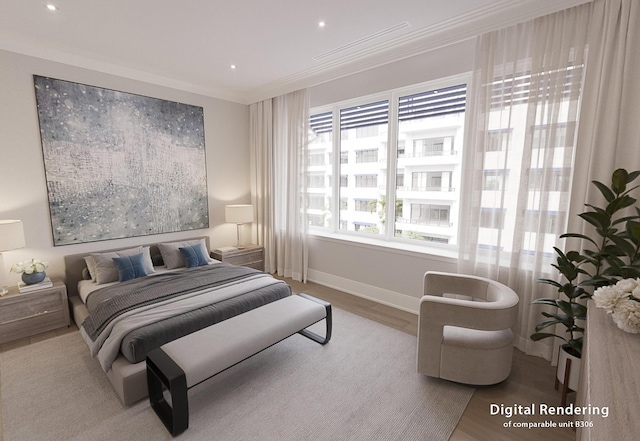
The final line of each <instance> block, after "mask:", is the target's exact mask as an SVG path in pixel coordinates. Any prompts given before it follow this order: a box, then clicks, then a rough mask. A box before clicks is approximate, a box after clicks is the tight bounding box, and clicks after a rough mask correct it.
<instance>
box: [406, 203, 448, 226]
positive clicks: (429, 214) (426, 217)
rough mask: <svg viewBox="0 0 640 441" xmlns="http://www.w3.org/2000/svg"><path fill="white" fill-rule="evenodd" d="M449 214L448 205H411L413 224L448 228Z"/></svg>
mask: <svg viewBox="0 0 640 441" xmlns="http://www.w3.org/2000/svg"><path fill="white" fill-rule="evenodd" d="M449 212H450V207H447V206H446V205H430V204H411V223H415V224H418V225H431V226H436V227H448V226H449Z"/></svg>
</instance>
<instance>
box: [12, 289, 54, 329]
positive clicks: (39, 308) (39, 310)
mask: <svg viewBox="0 0 640 441" xmlns="http://www.w3.org/2000/svg"><path fill="white" fill-rule="evenodd" d="M56 310H57V311H61V310H62V300H61V299H60V293H59V292H49V293H46V294H44V295H42V296H33V293H29V294H22V295H19V296H16V297H12V298H7V302H5V303H3V304H2V308H0V326H1V325H4V324H6V323H10V322H14V321H18V320H23V319H27V318H30V317H35V316H38V315H42V314H46V313H48V312H51V311H56Z"/></svg>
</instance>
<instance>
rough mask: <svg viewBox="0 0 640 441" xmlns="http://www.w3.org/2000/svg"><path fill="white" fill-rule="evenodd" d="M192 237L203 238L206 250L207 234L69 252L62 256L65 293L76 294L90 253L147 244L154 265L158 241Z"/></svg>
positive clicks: (160, 259) (159, 257) (157, 260)
mask: <svg viewBox="0 0 640 441" xmlns="http://www.w3.org/2000/svg"><path fill="white" fill-rule="evenodd" d="M194 239H204V240H205V242H206V244H207V250H209V249H210V247H209V236H200V237H190V238H186V239H173V240H166V241H162V242H155V243H147V244H141V245H129V246H126V247H120V248H112V249H105V250H93V251H90V252H85V253H82V254H69V255H67V256H64V264H65V277H66V284H67V294H68V296H69V297H72V296H77V295H78V282H79V281H80V280H82V279H83V276H82V272H83V270H84V269H85V268H86V267H87V264H86V263H85V261H84V258H85V257H86V256H87V255H89V254H91V253H105V252H110V251H118V250H124V249H127V248H132V247H135V246H148V247H149V249H150V251H151V260H152V261H153V262H154V265H155V264H156V262H162V256H161V255H160V250H159V249H158V245H157V244H158V243H165V242H176V241H184V240H194ZM160 264H161V263H160Z"/></svg>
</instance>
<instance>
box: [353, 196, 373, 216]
mask: <svg viewBox="0 0 640 441" xmlns="http://www.w3.org/2000/svg"><path fill="white" fill-rule="evenodd" d="M375 204H376V200H375V199H356V200H355V210H356V211H365V212H367V213H368V212H370V211H372V210H375V208H376V205H375Z"/></svg>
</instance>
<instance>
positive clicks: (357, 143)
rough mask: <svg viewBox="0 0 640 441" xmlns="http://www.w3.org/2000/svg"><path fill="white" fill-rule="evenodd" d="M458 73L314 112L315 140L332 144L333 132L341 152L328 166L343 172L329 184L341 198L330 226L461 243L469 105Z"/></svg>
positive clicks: (395, 237)
mask: <svg viewBox="0 0 640 441" xmlns="http://www.w3.org/2000/svg"><path fill="white" fill-rule="evenodd" d="M460 78H461V77H458V78H455V79H451V80H447V82H444V81H441V82H438V83H432V84H436V87H433V86H431V87H427V86H419V87H414V88H412V89H404V90H403V91H392V92H389V93H387V94H381V95H377V96H375V97H373V98H370V99H362V100H358V101H352V102H349V103H347V104H345V105H341V104H337V105H334V106H331V110H330V111H328V109H325V111H321V112H314V111H313V110H312V113H313V114H314V116H312V117H311V121H312V124H311V127H312V130H313V131H314V134H315V139H316V140H318V139H322V142H323V143H324V144H323V145H326V146H329V145H330V143H329V140H328V139H324V138H323V136H324V135H321V133H329V131H331V134H332V137H331V139H332V140H333V144H331V146H332V148H333V152H334V156H333V157H337V158H340V159H339V161H338V162H339V163H338V164H331V166H330V167H327V171H326V173H327V175H330V174H331V173H333V174H336V175H337V176H340V182H339V184H340V185H339V186H338V188H331V189H330V190H329V191H330V192H333V194H334V196H335V197H334V199H333V200H335V201H337V203H336V206H334V207H330V208H329V211H331V213H332V215H331V216H330V217H331V218H332V219H335V221H334V222H335V224H334V225H331V226H328V228H329V229H330V230H331V231H334V232H340V233H346V234H357V235H363V234H365V235H377V236H380V237H381V238H384V239H386V240H389V241H397V240H399V241H411V242H420V243H429V244H430V245H438V244H445V245H446V244H449V245H455V244H456V240H457V224H456V222H457V219H458V213H457V210H458V206H459V204H458V202H457V201H458V200H459V194H458V192H459V188H460V184H459V181H460V176H461V157H462V155H461V153H462V142H463V128H464V109H465V105H466V99H465V98H466V85H465V84H460V83H461V82H460ZM329 115H331V116H329ZM390 115H397V116H396V117H395V118H394V119H393V120H390V119H389V118H390ZM330 121H331V122H333V123H335V124H339V126H340V130H339V131H338V130H335V131H333V127H334V125H333V124H331V123H330ZM321 122H324V123H322V124H321ZM313 123H315V126H314V124H313ZM318 131H324V132H318ZM317 142H319V141H317ZM309 149H310V150H309V153H310V154H317V153H319V152H318V151H317V150H312V147H311V146H310V147H309ZM324 153H325V155H324V156H323V158H324V160H325V162H327V158H331V156H330V155H329V154H328V152H324ZM318 162H319V160H318ZM317 167H318V166H317ZM317 167H316V168H314V169H313V171H314V172H315V173H317ZM329 169H331V170H329ZM327 181H328V180H327Z"/></svg>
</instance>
